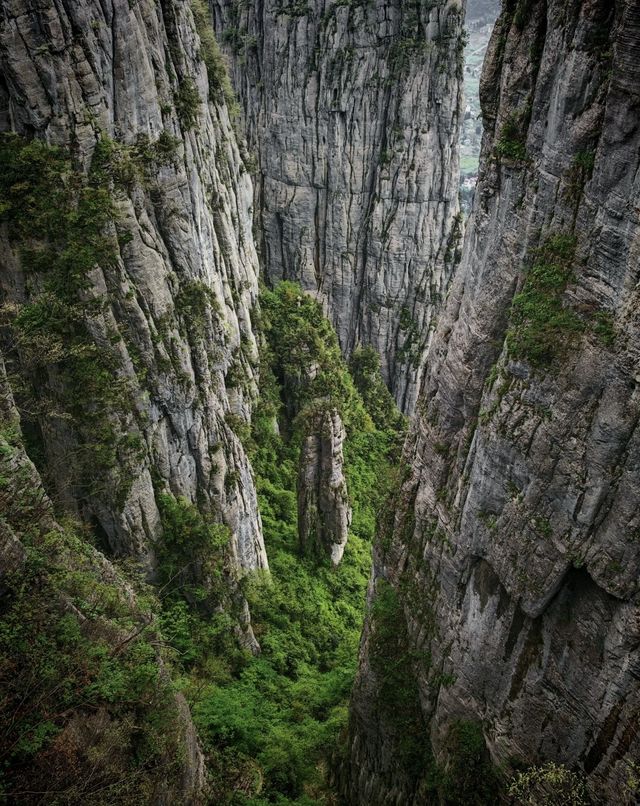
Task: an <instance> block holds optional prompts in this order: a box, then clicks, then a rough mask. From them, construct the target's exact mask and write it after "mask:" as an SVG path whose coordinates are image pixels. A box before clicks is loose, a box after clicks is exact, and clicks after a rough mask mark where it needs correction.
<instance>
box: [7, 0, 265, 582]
mask: <svg viewBox="0 0 640 806" xmlns="http://www.w3.org/2000/svg"><path fill="white" fill-rule="evenodd" d="M194 10H195V11H196V12H198V11H199V8H198V6H197V5H194ZM198 19H199V20H200V33H201V34H202V38H200V37H199V36H198V33H197V32H196V22H195V21H194V16H193V14H192V8H191V6H190V5H189V3H187V2H182V0H181V1H180V2H153V0H141V2H136V3H131V2H128V0H115V2H113V3H110V4H108V6H105V5H104V4H102V3H99V2H97V1H94V0H85V1H84V2H81V3H62V4H61V3H45V4H36V5H33V4H29V3H24V2H22V1H21V0H10V2H7V3H4V4H3V7H2V10H1V11H0V121H1V128H2V129H3V130H4V131H5V132H14V133H16V134H17V135H19V136H21V137H22V138H24V140H22V141H19V142H18V141H17V140H15V139H13V140H12V139H11V138H8V137H7V136H5V139H4V141H3V142H4V143H5V147H6V148H9V149H13V151H12V152H11V157H12V159H13V160H14V161H15V160H19V159H21V157H20V154H21V153H22V152H20V148H21V143H25V144H26V143H28V141H31V140H32V139H33V138H35V140H36V145H37V142H38V141H43V142H44V143H46V144H47V149H48V150H47V149H45V148H44V147H43V149H41V150H40V151H37V150H34V149H33V148H32V149H31V150H30V151H28V152H26V153H27V157H26V158H25V164H32V165H34V166H36V167H35V168H34V174H37V175H34V176H31V175H29V176H28V181H30V182H31V183H32V184H31V186H29V185H28V184H27V186H26V190H25V189H24V187H23V186H22V185H20V184H16V185H11V184H10V183H9V185H10V186H9V187H5V188H3V190H4V193H5V199H4V200H5V201H6V200H7V199H9V200H10V202H9V208H8V212H7V211H6V210H4V211H3V212H4V213H5V215H4V220H5V223H4V224H3V228H2V233H1V235H2V250H1V253H2V254H1V257H0V290H1V293H2V299H3V302H4V314H5V324H8V325H9V328H10V333H11V336H10V337H8V338H7V339H5V344H4V347H5V349H6V354H7V358H8V361H9V364H10V367H9V369H10V373H11V374H12V376H13V377H17V376H21V377H22V378H27V379H29V380H30V381H31V384H30V388H29V389H25V388H21V389H20V390H18V394H17V397H18V402H19V404H20V407H21V411H22V416H23V420H25V422H26V423H27V426H28V428H29V430H30V432H31V433H32V434H33V440H32V442H34V444H37V445H38V448H37V450H38V451H39V452H40V453H41V454H42V456H41V458H42V463H43V467H46V468H47V473H46V483H47V486H48V489H49V490H50V492H51V494H52V495H54V496H55V497H56V499H57V500H59V501H61V502H63V503H64V505H65V506H66V507H67V508H68V509H71V510H75V511H76V512H77V513H78V514H79V515H81V516H82V518H83V519H84V520H85V521H88V522H92V523H93V524H94V525H95V527H96V528H97V530H98V531H99V533H100V534H101V536H102V538H103V542H104V544H105V547H107V548H108V550H109V552H110V553H112V554H115V555H136V556H138V557H143V558H146V561H147V563H148V565H149V566H150V567H151V566H153V554H154V544H155V543H156V542H157V541H158V539H159V538H160V535H161V531H162V529H161V523H160V516H159V510H158V506H157V503H156V499H157V494H158V492H163V491H165V492H170V493H171V494H173V495H174V496H176V497H178V496H181V497H186V498H187V499H188V500H190V501H192V502H197V504H198V506H199V508H200V509H201V511H203V512H205V513H207V514H208V515H210V516H211V517H213V518H214V519H216V520H220V521H223V522H224V523H226V524H227V525H228V526H229V527H230V529H231V532H232V545H231V551H232V554H233V556H234V558H235V565H236V567H237V569H238V570H239V571H240V572H241V573H242V572H243V571H246V570H249V569H255V568H266V567H267V559H266V554H265V549H264V545H263V540H262V530H261V522H260V515H259V512H258V506H257V499H256V493H255V488H254V483H253V479H252V471H251V468H250V465H249V463H248V460H247V457H246V455H245V452H244V450H243V448H242V445H241V444H240V442H239V440H238V439H237V437H236V436H235V433H234V430H233V425H234V423H235V422H242V421H244V422H246V421H247V420H248V418H249V416H250V411H251V404H252V400H253V398H254V397H255V394H256V382H255V367H256V366H257V349H256V341H255V337H254V333H253V329H252V324H251V314H252V311H253V309H254V307H255V305H256V299H257V284H258V277H257V275H258V266H257V258H256V253H255V249H254V245H253V235H252V220H251V205H252V188H251V181H250V179H249V175H248V173H247V171H246V169H245V165H244V162H243V160H242V158H241V156H240V153H239V150H238V146H237V144H236V137H235V134H234V130H233V127H232V124H231V121H230V118H229V109H228V106H227V104H226V103H225V98H224V94H225V87H224V69H223V66H222V63H221V61H220V55H219V54H218V53H217V51H216V50H215V42H213V41H212V34H211V32H210V30H209V32H207V31H206V30H205V29H203V28H202V19H201V17H199V18H198ZM205 23H206V20H205ZM60 149H62V150H60ZM34 154H35V157H34ZM34 159H35V162H34ZM30 160H31V162H29V161H30ZM6 164H7V165H8V164H9V162H7V163H6ZM25 170H26V169H25ZM56 172H57V174H56ZM29 193H32V194H33V197H35V198H36V207H37V205H38V204H39V203H41V202H42V196H43V195H48V196H49V197H50V198H49V200H48V201H47V204H41V207H42V209H40V208H39V207H37V209H36V211H35V213H34V207H33V205H32V203H31V200H32V197H30V196H29V195H28V194H29ZM57 194H58V195H57ZM59 194H62V195H59ZM89 203H90V204H91V205H93V207H92V208H91V209H90V210H89V209H87V210H85V209H84V208H83V204H86V205H87V206H88V204H89ZM47 205H48V207H50V208H56V207H59V208H60V210H59V213H60V218H59V220H57V219H55V218H54V216H55V209H54V210H53V212H52V211H51V210H50V209H48V207H47ZM74 205H75V209H76V210H77V220H76V219H73V220H71V217H70V216H66V217H65V212H66V211H65V208H73V207H74ZM12 216H13V217H12ZM100 216H101V218H100ZM25 220H26V221H27V222H28V225H29V227H31V230H30V231H29V232H21V231H20V229H19V227H20V226H21V224H20V221H23V222H24V221H25ZM96 221H98V222H99V223H98V224H96V231H95V232H93V231H90V230H91V227H92V226H93V224H94V223H95V222H96ZM100 224H102V227H101V226H100ZM65 237H66V238H67V241H66V243H61V242H63V241H64V239H65ZM87 244H88V245H87ZM85 247H86V248H85ZM33 248H35V249H36V250H39V251H40V253H41V254H43V255H46V259H45V260H41V262H40V264H38V263H34V261H33V260H32V259H31V258H32V255H31V252H30V250H33ZM83 249H84V251H83ZM91 249H93V252H91V253H89V250H91ZM74 250H75V251H74ZM30 255H31V256H30ZM93 258H95V260H94V259H93ZM83 261H84V262H83ZM43 264H47V265H43ZM52 266H53V269H52ZM58 270H59V275H60V277H62V276H63V275H64V276H69V277H70V276H71V275H72V274H73V272H76V274H77V276H76V275H73V277H74V279H73V281H74V282H76V287H75V288H71V289H70V288H69V285H65V284H64V283H63V282H62V281H60V282H58V279H57V277H58V275H57V274H55V271H58ZM65 295H66V296H65ZM52 306H54V307H55V306H58V308H59V310H60V311H61V312H62V318H63V319H64V320H66V321H67V322H68V323H69V327H68V328H67V329H66V330H65V329H64V328H61V327H59V322H57V321H54V317H53V316H40V314H37V312H38V311H39V310H43V309H47V310H49V311H51V309H52ZM36 314H37V315H36ZM34 317H35V318H34ZM38 317H39V318H38ZM71 323H73V328H72V326H71ZM83 457H84V460H85V461H84V462H83ZM88 479H91V483H90V484H89V483H88Z"/></svg>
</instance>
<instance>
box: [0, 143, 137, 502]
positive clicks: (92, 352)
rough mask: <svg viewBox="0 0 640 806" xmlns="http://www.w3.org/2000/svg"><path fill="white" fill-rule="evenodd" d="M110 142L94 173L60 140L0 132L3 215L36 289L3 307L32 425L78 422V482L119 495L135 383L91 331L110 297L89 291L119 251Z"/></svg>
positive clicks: (131, 450) (129, 447) (130, 450)
mask: <svg viewBox="0 0 640 806" xmlns="http://www.w3.org/2000/svg"><path fill="white" fill-rule="evenodd" d="M106 148H107V146H106V145H105V144H103V145H101V146H100V148H99V149H97V155H96V162H95V170H92V171H91V172H90V174H89V176H88V177H87V176H85V175H84V174H82V173H81V172H79V171H77V170H76V169H75V168H74V166H73V165H72V163H71V160H70V158H69V157H68V155H67V154H66V153H65V152H64V151H63V150H61V149H59V148H55V147H51V146H48V145H46V144H44V143H42V142H40V141H39V140H34V141H33V142H30V143H26V142H24V141H23V140H21V139H20V138H18V137H16V136H14V135H3V136H2V137H1V138H0V221H1V222H6V224H7V225H8V227H9V231H10V233H11V237H12V241H13V243H14V246H15V247H16V249H17V250H18V251H19V253H20V255H21V258H22V263H23V266H24V269H25V272H26V273H27V276H28V277H29V289H30V294H29V297H28V299H27V302H26V303H25V304H23V305H20V306H5V308H4V310H3V314H4V317H3V318H4V319H5V323H6V324H7V325H9V326H10V328H11V331H12V334H13V339H14V343H15V345H16V346H17V347H18V348H19V354H20V365H21V373H22V374H21V378H22V383H21V384H20V385H19V387H18V388H17V393H18V403H19V405H20V408H21V410H22V412H23V415H24V416H25V417H26V419H27V421H28V422H32V423H34V427H35V428H37V421H38V418H42V417H55V418H56V419H58V420H60V421H62V420H66V421H68V422H69V423H71V424H73V425H74V426H75V428H76V433H77V435H78V437H79V444H78V446H77V448H76V450H75V462H74V467H75V469H76V470H77V478H76V483H77V484H78V485H79V486H80V490H83V491H84V492H86V493H90V492H92V491H95V490H96V489H97V488H98V487H100V489H101V490H106V491H109V490H110V492H111V494H112V495H114V496H119V497H122V496H123V495H124V494H125V492H126V487H127V484H128V483H129V482H127V481H126V480H125V481H123V474H122V473H117V474H115V475H114V476H113V477H110V476H108V475H107V476H106V475H105V474H108V473H109V471H112V470H115V469H116V468H118V467H121V468H125V469H126V467H127V466H128V461H129V460H135V457H136V455H137V453H138V449H139V443H138V441H137V437H136V433H135V431H134V432H131V433H127V426H125V427H124V428H122V427H117V425H118V423H117V419H116V418H118V417H119V418H121V420H124V421H125V422H126V421H128V420H130V417H131V411H132V410H134V406H133V405H132V402H131V397H130V395H131V390H130V389H129V387H128V384H127V382H126V381H125V380H124V378H122V377H120V376H119V373H118V371H119V369H120V359H119V354H118V352H117V350H116V349H115V347H113V346H112V345H110V344H109V345H107V344H99V343H98V342H97V341H96V339H95V338H94V336H93V335H92V333H91V332H90V329H89V322H90V321H91V320H92V319H94V318H95V317H96V316H97V315H98V314H99V313H100V311H101V309H102V304H103V303H102V300H100V299H98V298H96V297H94V296H93V295H92V294H90V293H88V289H89V288H90V287H91V281H90V279H89V274H90V272H91V271H92V270H93V269H94V268H95V266H96V265H100V266H103V267H107V266H109V265H111V264H112V263H113V262H114V260H115V259H116V255H117V249H118V245H117V240H116V237H115V230H114V223H115V221H116V218H117V216H116V208H115V202H114V197H113V192H112V190H111V183H110V182H109V181H105V171H104V164H105V149H106ZM123 181H124V180H123ZM53 378H55V380H51V379H53ZM36 379H37V383H36V382H35V381H36ZM47 379H50V382H49V383H48V382H47ZM128 427H132V425H131V424H130V425H129V426H128Z"/></svg>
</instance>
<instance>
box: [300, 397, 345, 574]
mask: <svg viewBox="0 0 640 806" xmlns="http://www.w3.org/2000/svg"><path fill="white" fill-rule="evenodd" d="M320 406H322V403H320ZM310 420H311V422H310V428H309V429H308V430H309V433H308V434H307V436H306V437H305V438H304V440H303V443H302V450H301V451H300V466H299V473H298V535H299V538H300V546H301V548H302V550H303V551H304V552H305V553H308V554H311V555H316V556H319V557H327V558H329V560H330V562H331V564H332V565H333V566H337V565H339V563H340V560H341V559H342V555H343V554H344V548H345V546H346V544H347V537H348V530H349V525H350V523H351V507H350V506H349V494H348V491H347V480H346V478H345V474H344V455H343V451H342V446H343V444H344V441H345V438H346V431H345V429H344V425H343V423H342V419H341V417H340V415H339V414H338V412H337V411H335V409H334V410H331V409H327V408H321V409H320V410H319V411H318V412H316V413H315V415H313V416H312V418H310Z"/></svg>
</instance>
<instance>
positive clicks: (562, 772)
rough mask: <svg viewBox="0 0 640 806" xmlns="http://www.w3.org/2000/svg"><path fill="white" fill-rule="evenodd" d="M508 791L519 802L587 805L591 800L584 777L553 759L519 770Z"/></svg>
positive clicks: (540, 805) (530, 805)
mask: <svg viewBox="0 0 640 806" xmlns="http://www.w3.org/2000/svg"><path fill="white" fill-rule="evenodd" d="M509 795H510V796H511V798H512V799H513V802H514V803H515V804H516V806H586V805H587V804H588V803H590V800H589V797H588V793H587V786H586V782H585V780H584V778H582V777H581V776H579V775H578V774H576V773H574V772H572V771H571V770H568V769H567V768H566V767H564V766H562V764H554V763H553V762H549V763H548V764H545V765H544V766H542V767H532V768H531V769H529V770H526V771H525V772H520V773H518V774H517V776H516V777H515V779H514V781H513V782H512V784H511V786H510V787H509Z"/></svg>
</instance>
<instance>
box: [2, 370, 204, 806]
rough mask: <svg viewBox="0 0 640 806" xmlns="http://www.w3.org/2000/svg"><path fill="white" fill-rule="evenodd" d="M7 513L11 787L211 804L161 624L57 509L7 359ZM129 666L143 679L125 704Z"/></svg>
mask: <svg viewBox="0 0 640 806" xmlns="http://www.w3.org/2000/svg"><path fill="white" fill-rule="evenodd" d="M0 512H1V516H0V600H1V601H2V616H3V622H2V628H3V629H2V635H1V637H0V645H1V653H0V654H1V655H2V663H1V664H0V688H1V689H2V693H3V696H2V703H1V705H0V711H1V716H2V721H3V724H4V725H5V729H4V730H3V736H2V740H1V741H0V745H1V749H2V754H3V757H4V758H5V764H6V770H5V775H4V781H3V790H4V792H3V794H4V795H5V797H6V798H7V799H8V800H13V799H15V800H19V801H22V802H25V803H31V802H34V801H35V799H41V798H43V797H44V798H47V797H51V798H55V799H58V798H59V797H60V796H62V797H63V798H64V800H65V801H66V802H69V803H72V802H76V803H77V802H84V803H98V802H104V801H103V799H104V797H105V796H106V797H107V798H109V799H110V801H111V802H113V801H117V802H119V803H140V802H154V803H174V802H180V803H185V804H188V805H189V806H197V805H198V804H202V803H204V801H205V790H206V770H205V763H204V756H203V753H202V750H201V747H200V744H199V741H198V737H197V734H196V729H195V726H194V724H193V722H192V719H191V714H190V711H189V707H188V705H187V703H186V700H185V699H184V696H183V695H182V693H180V692H177V691H175V690H174V689H173V687H172V685H171V682H170V677H169V673H168V672H167V670H166V667H165V665H164V659H163V656H162V653H161V651H160V650H159V649H158V644H157V643H156V642H155V641H154V639H155V637H156V629H157V625H156V624H155V623H154V620H153V617H152V616H150V615H149V613H148V612H147V611H146V610H145V608H144V607H143V606H142V605H141V602H140V601H139V600H138V598H137V595H136V592H135V591H134V590H133V588H132V586H131V584H130V583H129V582H128V581H127V580H126V579H125V578H124V577H123V575H122V574H121V573H120V572H119V570H118V569H117V568H116V567H115V566H114V565H113V564H112V563H111V562H109V561H108V560H107V559H106V558H105V557H104V555H103V554H101V553H100V552H99V551H97V550H96V549H95V548H94V547H93V546H91V545H89V544H88V543H86V541H82V543H79V542H76V536H75V535H73V533H70V532H69V527H68V525H66V526H64V527H63V526H61V525H60V523H58V521H57V520H56V517H55V514H54V508H53V505H52V503H51V501H50V499H49V497H48V496H47V493H46V491H45V489H44V486H43V484H42V480H41V478H40V476H39V474H38V471H37V470H36V468H35V467H34V465H33V463H32V462H31V460H30V459H29V457H28V456H27V453H26V451H25V450H24V446H23V437H22V433H21V428H20V418H19V415H18V412H17V410H16V408H15V405H14V401H13V396H12V393H11V389H10V386H9V384H8V381H7V376H6V373H5V367H4V363H3V362H2V360H1V359H0ZM25 591H26V596H25ZM105 649H106V652H105ZM102 664H104V666H103V665H102ZM142 667H144V671H142ZM105 671H106V672H107V674H108V675H109V677H108V678H107V679H105V678H104V677H101V676H102V675H104V674H105ZM61 675H64V678H63V679H61ZM124 675H130V677H129V678H128V684H129V686H130V688H129V690H127V691H126V692H125V693H124V696H123V698H122V700H120V701H119V700H117V699H116V698H114V696H113V694H114V692H115V691H116V690H117V687H118V685H119V683H121V681H122V679H123V677H124ZM105 684H106V686H107V688H106V695H105V690H104V689H103V688H101V685H102V686H105ZM136 697H138V698H139V699H138V701H136V699H135V698H136ZM132 702H134V703H135V706H133V705H132ZM134 707H135V709H136V711H135V717H134V710H133V709H134ZM51 734H53V736H54V737H55V738H54V741H53V746H52V747H49V748H48V749H47V751H45V752H41V753H40V754H38V753H37V751H38V749H39V745H41V744H43V738H44V737H46V736H48V735H51ZM145 742H149V745H148V746H147V747H145ZM25 746H26V747H28V748H30V750H31V753H32V756H31V758H30V760H29V763H28V764H27V765H25V764H24V760H23V758H22V754H24V750H25ZM150 748H151V749H150ZM140 751H142V755H140ZM145 756H146V757H145ZM136 758H137V760H138V764H139V766H138V768H137V769H136V768H135V762H134V759H136ZM34 789H35V790H36V791H35V792H34V791H33V790H34Z"/></svg>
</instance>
